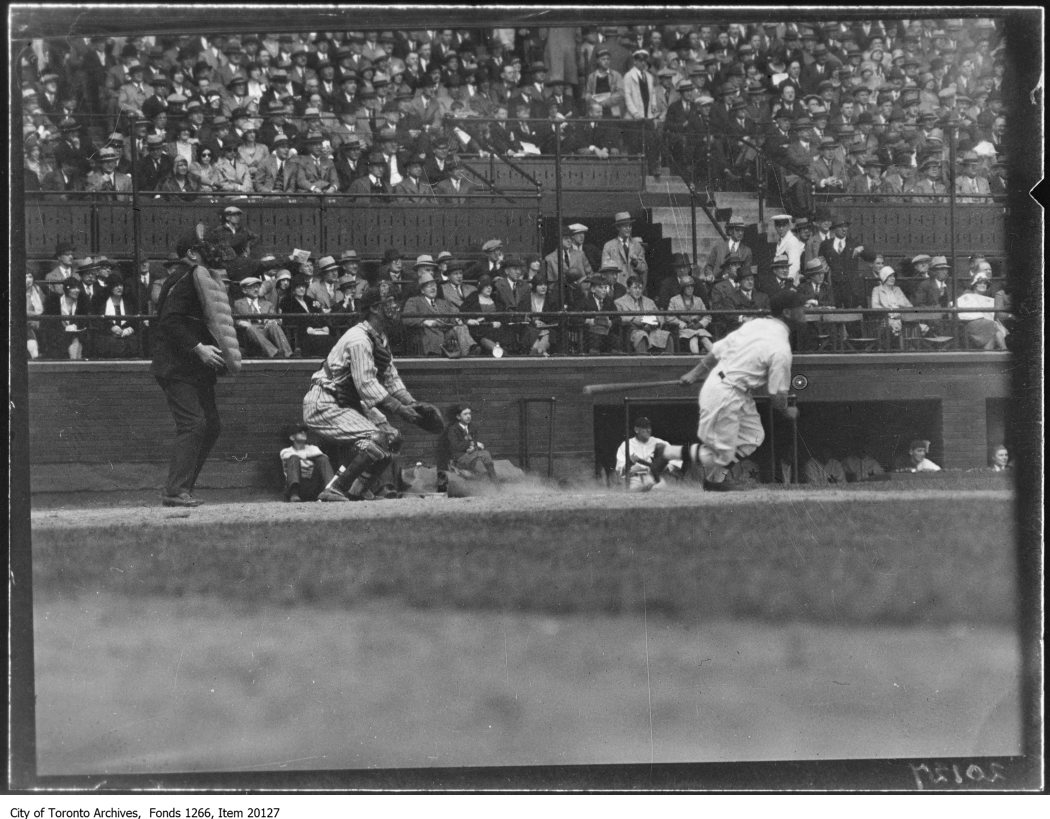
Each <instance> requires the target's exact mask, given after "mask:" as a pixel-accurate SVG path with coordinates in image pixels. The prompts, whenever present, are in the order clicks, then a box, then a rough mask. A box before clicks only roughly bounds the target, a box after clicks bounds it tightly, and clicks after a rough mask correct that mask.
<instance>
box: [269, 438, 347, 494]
mask: <svg viewBox="0 0 1050 819" xmlns="http://www.w3.org/2000/svg"><path fill="white" fill-rule="evenodd" d="M288 440H289V441H290V442H291V446H287V447H285V448H284V449H282V450H281V466H282V467H283V468H284V499H285V500H286V501H288V502H289V503H299V502H300V501H313V500H317V496H318V495H320V494H321V490H323V489H324V488H325V487H326V486H327V485H328V483H329V482H330V481H331V480H332V479H333V478H334V477H335V473H334V472H333V471H332V464H331V462H330V461H329V460H328V456H327V455H325V454H324V453H323V452H322V451H321V450H320V448H318V447H316V446H314V445H313V444H310V443H307V437H306V427H305V426H302V425H300V426H297V427H296V428H295V429H294V430H293V431H292V434H291V435H289V436H288Z"/></svg>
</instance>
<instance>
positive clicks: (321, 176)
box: [294, 136, 339, 193]
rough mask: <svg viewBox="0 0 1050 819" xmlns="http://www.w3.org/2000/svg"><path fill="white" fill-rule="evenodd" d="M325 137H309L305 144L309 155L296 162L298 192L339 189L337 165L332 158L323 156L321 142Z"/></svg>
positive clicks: (320, 191) (325, 191)
mask: <svg viewBox="0 0 1050 819" xmlns="http://www.w3.org/2000/svg"><path fill="white" fill-rule="evenodd" d="M323 142H324V137H320V136H317V137H307V138H306V140H305V146H306V149H307V151H308V152H309V156H304V157H302V158H300V159H299V161H298V162H297V163H296V166H297V167H296V174H295V188H294V190H295V191H296V192H298V191H305V192H310V193H337V192H338V191H339V175H338V174H337V173H336V172H335V165H334V164H333V163H332V160H331V159H328V158H327V157H322V156H321V144H322V143H323Z"/></svg>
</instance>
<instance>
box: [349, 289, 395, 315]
mask: <svg viewBox="0 0 1050 819" xmlns="http://www.w3.org/2000/svg"><path fill="white" fill-rule="evenodd" d="M393 298H394V297H393V296H383V294H382V290H380V289H379V286H378V285H375V284H370V285H369V286H368V287H366V288H365V292H364V293H362V294H361V298H360V299H358V303H357V307H358V310H359V311H360V312H361V313H362V314H366V313H368V311H369V310H371V309H372V308H373V307H375V306H376V305H377V304H382V303H383V302H384V301H385V300H386V299H391V300H393Z"/></svg>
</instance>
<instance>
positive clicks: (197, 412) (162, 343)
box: [150, 262, 219, 505]
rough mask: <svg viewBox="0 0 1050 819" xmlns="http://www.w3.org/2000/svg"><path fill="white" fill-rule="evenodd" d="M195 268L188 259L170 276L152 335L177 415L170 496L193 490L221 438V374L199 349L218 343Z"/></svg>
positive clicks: (155, 368) (157, 369) (157, 370)
mask: <svg viewBox="0 0 1050 819" xmlns="http://www.w3.org/2000/svg"><path fill="white" fill-rule="evenodd" d="M193 269H194V268H193V265H192V264H191V263H189V262H184V263H183V264H182V265H181V266H180V267H178V268H177V269H176V270H174V271H173V272H172V274H171V275H170V276H168V278H167V279H165V281H164V284H163V285H162V286H161V290H160V298H159V300H158V303H157V320H156V322H155V323H154V326H153V328H152V333H151V338H150V342H151V345H152V347H153V364H152V366H151V367H150V372H152V373H153V375H154V376H155V377H156V379H157V383H158V384H160V387H161V389H162V390H164V395H165V396H166V397H167V399H168V407H169V409H170V410H171V414H172V417H174V419H175V445H174V448H173V449H172V453H171V464H170V466H169V467H168V482H167V486H165V488H164V494H165V496H166V497H167V498H178V497H180V496H182V495H188V494H189V493H190V492H192V491H193V486H194V484H195V483H196V482H197V476H198V475H199V474H200V471H201V467H202V466H204V462H205V460H207V458H208V453H209V452H211V448H212V447H213V446H214V445H215V441H216V440H218V437H219V411H218V409H217V408H216V406H215V381H216V374H215V371H214V370H212V369H211V368H210V367H208V365H206V364H205V363H204V362H203V361H201V360H200V358H198V356H197V354H196V353H195V352H193V349H194V347H196V346H197V345H198V344H205V345H215V344H216V342H215V339H213V338H212V335H211V333H210V332H209V331H208V326H207V323H206V321H205V317H204V308H203V306H202V305H201V301H200V297H199V296H198V294H197V288H196V287H195V286H194V283H193ZM194 505H195V504H194Z"/></svg>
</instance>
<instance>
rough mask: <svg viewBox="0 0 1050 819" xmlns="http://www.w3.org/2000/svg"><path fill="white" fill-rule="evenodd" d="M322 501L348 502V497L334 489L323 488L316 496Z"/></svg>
mask: <svg viewBox="0 0 1050 819" xmlns="http://www.w3.org/2000/svg"><path fill="white" fill-rule="evenodd" d="M317 500H318V501H320V502H322V503H350V498H348V497H347V496H346V495H344V494H343V493H342V492H339V491H338V490H336V489H325V490H324V491H322V492H321V494H320V495H318V496H317Z"/></svg>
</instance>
